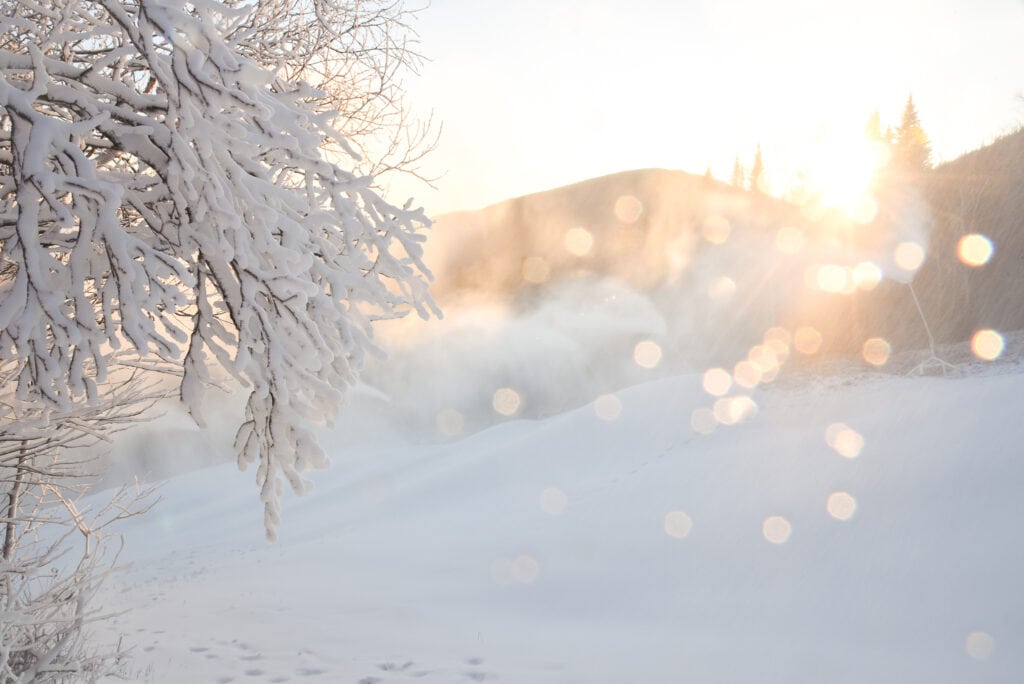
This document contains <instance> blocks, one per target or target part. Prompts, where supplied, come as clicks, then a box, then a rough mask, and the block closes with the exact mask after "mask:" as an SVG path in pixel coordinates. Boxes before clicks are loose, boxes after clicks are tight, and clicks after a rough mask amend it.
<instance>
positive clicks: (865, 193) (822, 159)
mask: <svg viewBox="0 0 1024 684" xmlns="http://www.w3.org/2000/svg"><path fill="white" fill-rule="evenodd" d="M887 156H888V151H887V149H886V148H885V146H884V145H882V144H880V143H878V142H876V141H872V140H868V139H867V138H866V137H864V136H852V137H841V136H825V137H823V138H821V139H820V140H818V141H817V143H816V144H815V145H814V146H813V147H812V148H811V150H810V153H809V155H808V159H807V161H806V162H805V165H804V173H803V174H802V175H803V178H804V184H805V188H806V195H807V196H808V197H809V198H813V200H814V201H815V202H816V203H817V204H819V205H820V206H821V207H823V208H835V209H839V210H841V211H843V212H844V213H845V214H846V215H847V216H848V217H849V218H850V219H852V220H854V221H855V222H858V223H867V222H869V221H871V220H872V219H873V218H874V216H875V213H876V212H877V209H878V207H877V204H876V203H875V200H874V198H873V197H872V189H873V185H874V181H875V178H876V176H877V174H878V171H879V169H881V168H882V167H883V166H884V165H885V163H886V160H887Z"/></svg>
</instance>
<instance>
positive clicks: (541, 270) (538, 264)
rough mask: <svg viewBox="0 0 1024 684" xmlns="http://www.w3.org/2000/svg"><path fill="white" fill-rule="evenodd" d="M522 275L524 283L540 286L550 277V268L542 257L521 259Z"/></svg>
mask: <svg viewBox="0 0 1024 684" xmlns="http://www.w3.org/2000/svg"><path fill="white" fill-rule="evenodd" d="M522 274H523V280H525V281H526V282H528V283H533V284H534V285H540V284H541V283H546V282H547V281H548V279H549V278H550V277H551V266H550V265H549V264H548V261H547V259H545V258H544V257H538V256H531V257H526V258H525V259H523V267H522Z"/></svg>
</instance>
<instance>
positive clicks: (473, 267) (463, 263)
mask: <svg viewBox="0 0 1024 684" xmlns="http://www.w3.org/2000/svg"><path fill="white" fill-rule="evenodd" d="M797 218H798V216H797V212H796V211H795V209H794V208H793V207H791V206H789V205H787V204H785V203H783V202H781V201H778V200H775V199H773V198H769V197H766V196H763V195H756V194H752V193H748V192H745V191H742V190H738V189H736V188H733V187H731V186H729V185H726V184H725V183H721V182H719V181H715V180H711V179H706V178H704V177H702V176H695V175H693V174H689V173H686V172H683V171H669V170H664V169H643V170H637V171H626V172H622V173H616V174H612V175H609V176H603V177H600V178H594V179H590V180H585V181H582V182H579V183H575V184H572V185H567V186H564V187H560V188H556V189H554V190H548V191H545V192H539V193H536V194H531V195H526V196H523V197H517V198H515V199H510V200H506V201H504V202H500V203H498V204H495V205H493V206H490V207H487V208H485V209H481V210H479V211H464V212H457V213H452V214H445V215H443V216H440V217H438V218H437V220H436V224H435V227H434V231H433V234H432V235H431V239H430V240H429V241H428V243H427V250H428V254H427V259H428V263H429V264H430V265H431V268H432V269H433V270H434V271H435V272H436V274H437V276H438V280H437V283H436V285H435V286H434V288H433V290H434V293H435V295H436V296H438V297H439V298H441V299H442V300H443V299H444V298H446V297H449V296H452V295H455V294H460V293H461V294H467V293H474V292H475V293H478V294H481V293H486V294H487V295H488V296H498V297H514V296H515V295H516V293H517V292H519V291H520V288H527V289H530V288H532V287H534V286H537V285H543V284H545V283H551V282H557V281H559V280H562V279H564V278H567V277H571V276H579V275H582V274H587V273H596V274H600V275H602V276H610V277H616V278H620V279H622V280H624V281H626V282H627V283H629V284H630V285H632V286H634V287H637V288H642V289H648V288H652V287H656V286H658V285H661V284H664V283H666V282H670V281H672V280H673V279H675V278H678V277H679V275H680V274H681V273H682V272H683V271H684V270H685V269H686V267H687V266H688V265H689V264H690V262H691V261H692V259H693V256H694V253H695V252H696V250H697V249H698V247H699V242H700V239H701V231H702V228H705V227H707V230H709V231H716V230H717V231H722V230H725V231H731V232H735V230H736V229H737V227H739V228H740V229H741V230H742V229H749V228H752V227H758V228H762V229H763V228H766V227H769V226H775V225H778V224H780V223H782V222H785V221H787V220H797ZM709 220H710V221H711V222H712V224H713V225H710V226H708V222H709ZM723 221H724V223H723ZM723 225H724V226H725V228H723V227H722V226H723ZM581 230H582V231H586V233H585V234H584V233H582V232H580V231H581ZM573 231H575V232H573ZM574 240H576V242H575V243H574V242H573V241H574ZM588 242H589V245H588ZM588 247H589V248H588ZM585 248H586V249H585Z"/></svg>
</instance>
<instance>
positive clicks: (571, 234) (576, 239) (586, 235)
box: [565, 227, 594, 257]
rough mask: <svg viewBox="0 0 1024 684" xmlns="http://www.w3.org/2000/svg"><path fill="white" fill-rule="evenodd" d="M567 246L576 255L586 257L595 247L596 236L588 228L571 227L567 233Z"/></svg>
mask: <svg viewBox="0 0 1024 684" xmlns="http://www.w3.org/2000/svg"><path fill="white" fill-rule="evenodd" d="M565 248H566V249H567V250H569V253H570V254H572V255H574V256H578V257H585V256H587V255H588V254H590V251H591V250H592V249H593V248H594V236H593V235H591V234H590V231H589V230H587V229H586V228H579V227H577V228H570V229H569V230H568V231H566V233H565Z"/></svg>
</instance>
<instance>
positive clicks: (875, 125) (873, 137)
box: [864, 109, 886, 142]
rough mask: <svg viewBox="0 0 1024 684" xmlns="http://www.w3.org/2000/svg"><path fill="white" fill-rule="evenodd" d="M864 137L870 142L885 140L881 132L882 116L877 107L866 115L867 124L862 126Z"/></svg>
mask: <svg viewBox="0 0 1024 684" xmlns="http://www.w3.org/2000/svg"><path fill="white" fill-rule="evenodd" d="M864 137H866V138H867V139H868V140H870V141H871V142H882V141H884V140H886V137H885V135H884V134H883V133H882V117H881V115H879V113H878V110H877V109H876V110H875V111H873V112H871V116H869V117H868V122H867V125H865V126H864Z"/></svg>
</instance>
